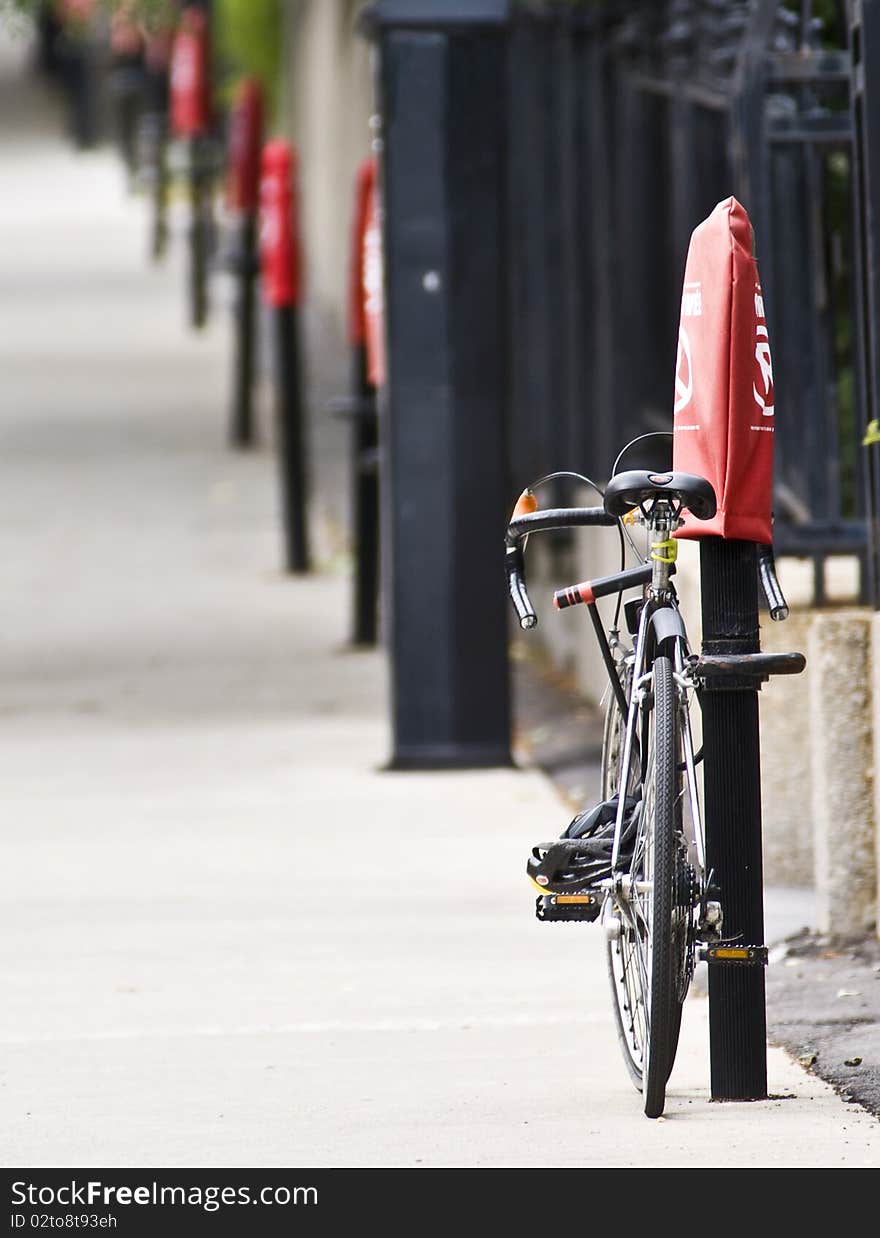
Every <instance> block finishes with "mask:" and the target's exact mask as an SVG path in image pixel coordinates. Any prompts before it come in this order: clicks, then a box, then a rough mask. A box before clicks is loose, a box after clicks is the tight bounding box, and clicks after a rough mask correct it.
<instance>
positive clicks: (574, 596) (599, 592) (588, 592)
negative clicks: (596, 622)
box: [553, 563, 675, 610]
mask: <svg viewBox="0 0 880 1238" xmlns="http://www.w3.org/2000/svg"><path fill="white" fill-rule="evenodd" d="M670 570H671V571H674V570H675V565H674V564H673V565H672V567H671V569H670ZM653 574H654V568H653V566H652V565H651V564H650V563H643V564H642V565H641V567H630V568H627V569H626V571H623V572H615V573H614V575H613V576H599V577H597V578H596V579H595V580H584V581H582V582H581V583H580V584H579V585H569V586H568V588H567V589H558V590H557V591H556V593H554V594H553V605H554V606H555V607H556V609H557V610H565V608H566V607H567V606H577V605H578V604H579V603H581V602H584V603H586V605H588V606H589V605H590V604H591V603H593V602H595V601H596V599H597V598H602V597H607V595H608V594H609V593H620V592H621V590H623V589H632V588H633V587H634V586H636V585H646V584H648V582H649V581H650V579H651V577H652V576H653Z"/></svg>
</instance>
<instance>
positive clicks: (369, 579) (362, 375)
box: [351, 345, 379, 645]
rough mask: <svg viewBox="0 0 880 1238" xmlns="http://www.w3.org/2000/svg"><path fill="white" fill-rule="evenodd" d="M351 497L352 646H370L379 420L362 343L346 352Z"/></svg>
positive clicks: (374, 625) (374, 611) (374, 624)
mask: <svg viewBox="0 0 880 1238" xmlns="http://www.w3.org/2000/svg"><path fill="white" fill-rule="evenodd" d="M352 393H353V397H354V399H353V405H354V407H353V411H352V431H351V433H352V499H353V508H354V530H355V563H354V624H353V637H352V639H353V641H354V644H356V645H375V643H376V639H377V636H378V595H379V456H378V453H379V421H378V414H377V411H376V390H375V388H374V387H373V385H372V383H371V382H370V380H369V378H368V376H367V354H366V349H365V348H364V346H363V345H360V346H358V347H355V348H354V349H353V351H352Z"/></svg>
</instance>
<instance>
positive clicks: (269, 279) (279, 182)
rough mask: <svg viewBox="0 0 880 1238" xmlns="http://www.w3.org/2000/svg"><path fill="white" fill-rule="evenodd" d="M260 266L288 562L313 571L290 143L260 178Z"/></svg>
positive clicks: (268, 156)
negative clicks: (269, 323) (269, 321)
mask: <svg viewBox="0 0 880 1238" xmlns="http://www.w3.org/2000/svg"><path fill="white" fill-rule="evenodd" d="M260 266H261V270H262V289H263V297H264V299H265V301H266V304H267V305H268V306H269V310H270V314H271V317H272V330H273V335H274V344H275V367H276V388H277V405H278V419H277V430H278V461H279V465H280V470H281V495H282V504H283V519H284V551H285V564H286V567H287V570H288V571H289V572H307V571H308V570H309V548H308V524H307V521H308V503H307V497H308V496H307V486H308V472H307V468H306V429H305V421H304V416H303V402H302V370H301V357H300V347H299V320H298V310H299V301H300V292H301V288H300V254H299V234H298V212H297V194H296V158H295V154H294V151H293V148H292V147H291V146H290V145H289V143H287V142H283V141H280V140H276V141H273V142H269V143H268V145H267V146H266V147H265V148H264V150H263V157H262V167H261V175H260Z"/></svg>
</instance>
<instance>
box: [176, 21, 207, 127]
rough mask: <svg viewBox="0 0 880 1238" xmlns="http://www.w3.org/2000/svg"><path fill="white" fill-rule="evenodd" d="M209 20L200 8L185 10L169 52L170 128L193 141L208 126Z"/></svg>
mask: <svg viewBox="0 0 880 1238" xmlns="http://www.w3.org/2000/svg"><path fill="white" fill-rule="evenodd" d="M209 55H210V53H209V47H208V19H207V17H206V16H205V14H204V12H203V11H202V10H201V9H196V8H188V9H184V10H183V12H182V13H181V15H180V26H179V27H178V30H177V34H176V35H175V37H174V46H173V48H172V50H171V128H172V131H173V132H174V133H175V134H176V136H177V137H181V138H192V137H198V136H199V135H200V134H203V133H205V132H207V130H208V128H209V127H210V124H211V92H210V85H209V79H210V73H209Z"/></svg>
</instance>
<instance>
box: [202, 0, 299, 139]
mask: <svg viewBox="0 0 880 1238" xmlns="http://www.w3.org/2000/svg"><path fill="white" fill-rule="evenodd" d="M281 7H282V0H215V4H214V13H215V29H216V35H215V38H216V51H217V54H218V56H219V59H220V70H221V76H222V79H223V83H224V84H223V86H222V87H221V89H222V90H223V93H224V94H226V95H228V94H229V93H231V91H232V90H233V89H234V86H235V83H236V82H237V81H238V79H239V78H240V77H241V76H242V74H253V75H254V76H256V77H258V78H259V79H260V82H261V83H262V86H263V89H264V91H265V95H266V101H267V111H268V115H269V116H270V117H271V115H272V113H273V111H274V107H275V103H276V101H277V93H278V78H279V74H280V72H281V44H282V19H281Z"/></svg>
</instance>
